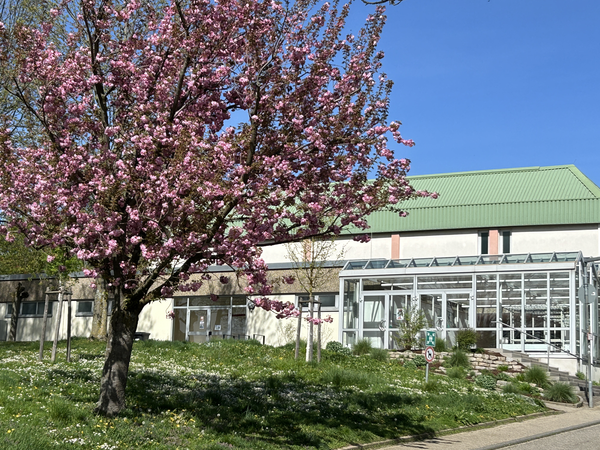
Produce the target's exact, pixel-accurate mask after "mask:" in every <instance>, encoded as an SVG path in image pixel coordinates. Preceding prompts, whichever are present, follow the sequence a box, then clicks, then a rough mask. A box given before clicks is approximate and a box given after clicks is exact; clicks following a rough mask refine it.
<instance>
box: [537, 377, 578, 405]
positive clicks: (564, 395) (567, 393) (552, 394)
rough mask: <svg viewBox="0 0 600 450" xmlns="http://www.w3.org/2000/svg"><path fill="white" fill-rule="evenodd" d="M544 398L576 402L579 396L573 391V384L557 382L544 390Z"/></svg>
mask: <svg viewBox="0 0 600 450" xmlns="http://www.w3.org/2000/svg"><path fill="white" fill-rule="evenodd" d="M544 398H545V399H547V400H550V401H551V402H562V403H576V402H577V400H578V398H577V396H576V395H575V393H574V392H573V386H571V385H570V384H567V383H561V382H557V383H554V384H553V385H552V386H549V387H548V388H546V389H545V390H544Z"/></svg>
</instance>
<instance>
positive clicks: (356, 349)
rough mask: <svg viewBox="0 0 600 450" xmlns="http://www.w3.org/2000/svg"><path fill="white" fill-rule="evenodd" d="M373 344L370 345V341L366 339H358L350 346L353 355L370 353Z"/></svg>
mask: <svg viewBox="0 0 600 450" xmlns="http://www.w3.org/2000/svg"><path fill="white" fill-rule="evenodd" d="M372 349H373V346H372V345H371V341H369V340H368V339H360V340H358V341H356V343H355V344H354V346H353V347H352V353H354V354H355V355H366V354H368V353H371V350H372Z"/></svg>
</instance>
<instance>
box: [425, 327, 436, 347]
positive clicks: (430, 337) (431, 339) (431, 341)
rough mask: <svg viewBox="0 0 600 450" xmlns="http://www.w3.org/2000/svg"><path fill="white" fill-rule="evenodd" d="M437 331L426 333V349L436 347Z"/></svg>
mask: <svg viewBox="0 0 600 450" xmlns="http://www.w3.org/2000/svg"><path fill="white" fill-rule="evenodd" d="M435 334H436V332H435V331H426V332H425V346H426V347H435Z"/></svg>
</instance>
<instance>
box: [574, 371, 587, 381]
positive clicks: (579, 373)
mask: <svg viewBox="0 0 600 450" xmlns="http://www.w3.org/2000/svg"><path fill="white" fill-rule="evenodd" d="M575 376H576V377H577V378H579V379H580V380H585V373H583V372H577V373H576V374H575Z"/></svg>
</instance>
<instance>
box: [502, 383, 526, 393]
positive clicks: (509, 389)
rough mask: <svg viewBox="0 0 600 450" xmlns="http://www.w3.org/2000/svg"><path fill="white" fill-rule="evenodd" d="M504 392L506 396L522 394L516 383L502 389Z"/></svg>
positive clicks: (506, 385)
mask: <svg viewBox="0 0 600 450" xmlns="http://www.w3.org/2000/svg"><path fill="white" fill-rule="evenodd" d="M502 392H504V393H505V394H521V393H522V391H521V389H519V386H517V385H516V384H515V383H508V384H505V385H504V386H503V387H502Z"/></svg>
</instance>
